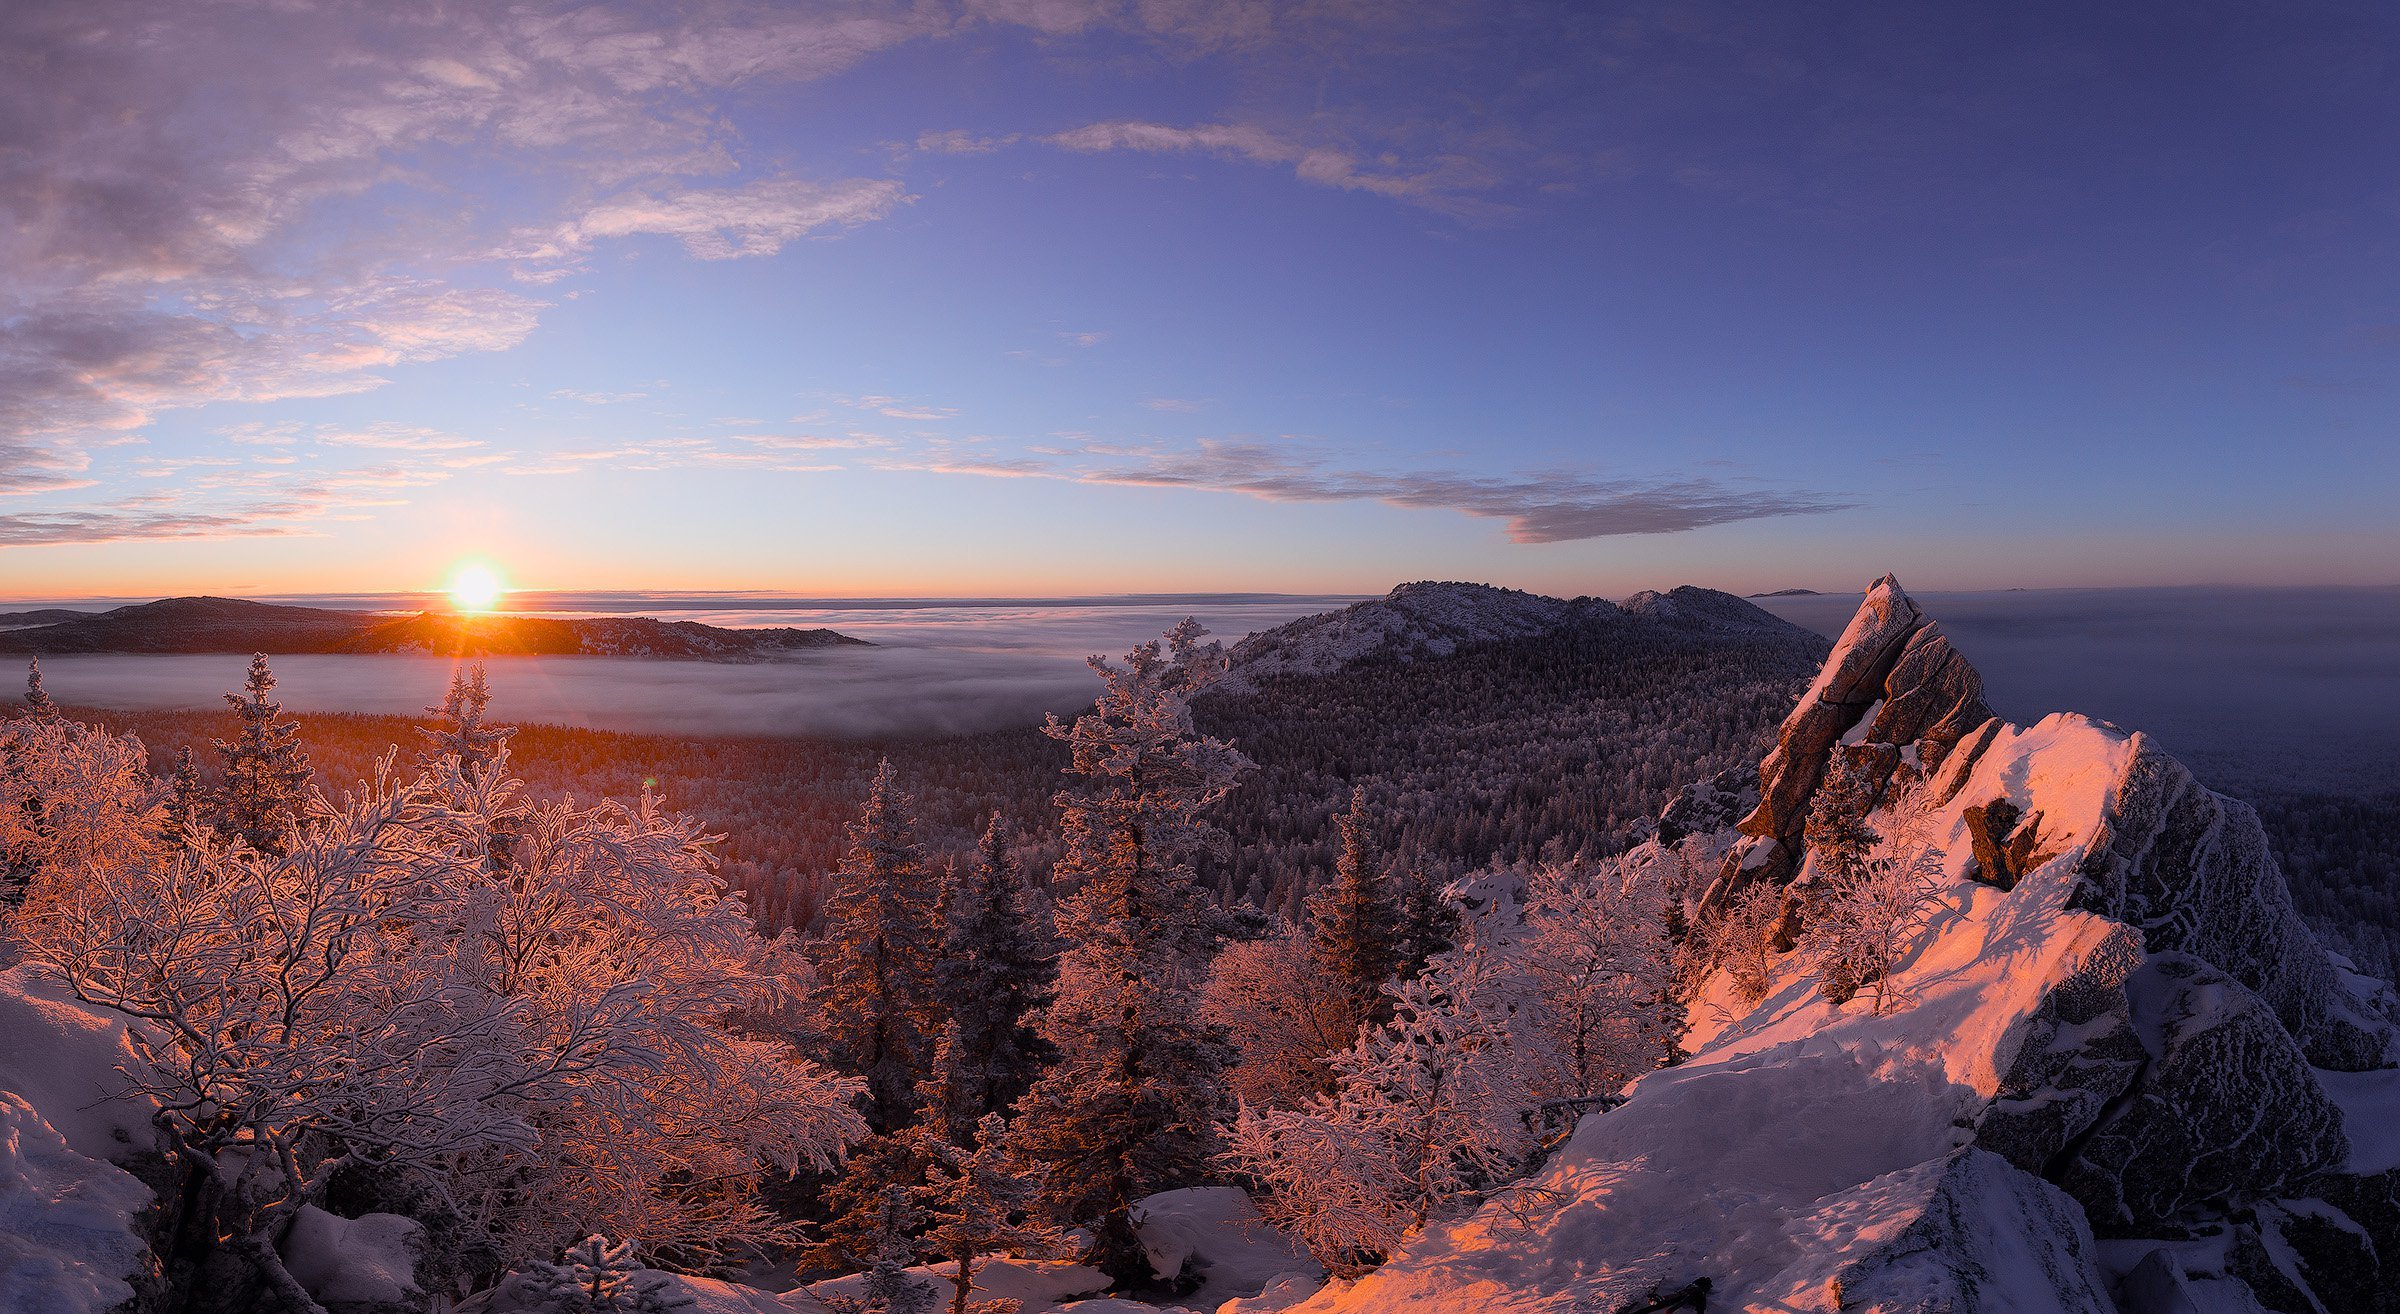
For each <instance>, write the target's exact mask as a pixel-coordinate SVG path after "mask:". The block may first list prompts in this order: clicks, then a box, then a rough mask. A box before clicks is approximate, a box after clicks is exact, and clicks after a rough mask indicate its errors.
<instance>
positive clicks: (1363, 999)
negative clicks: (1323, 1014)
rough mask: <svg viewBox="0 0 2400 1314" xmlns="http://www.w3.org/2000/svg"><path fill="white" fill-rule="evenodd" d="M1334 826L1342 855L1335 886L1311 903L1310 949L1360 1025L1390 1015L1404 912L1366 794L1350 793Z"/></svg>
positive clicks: (1402, 951)
mask: <svg viewBox="0 0 2400 1314" xmlns="http://www.w3.org/2000/svg"><path fill="white" fill-rule="evenodd" d="M1335 823H1336V825H1337V826H1338V827H1339V829H1340V832H1341V849H1340V851H1339V852H1338V853H1337V854H1336V855H1335V857H1334V863H1333V880H1332V881H1331V882H1330V883H1328V884H1326V885H1325V886H1323V887H1322V888H1320V889H1319V890H1318V891H1317V893H1316V894H1314V895H1312V896H1310V898H1309V900H1308V917H1309V921H1308V937H1309V944H1310V947H1311V948H1312V950H1313V951H1314V952H1315V954H1316V958H1317V961H1318V962H1320V963H1322V964H1324V967H1325V970H1326V972H1327V974H1328V975H1330V976H1331V977H1332V978H1333V979H1334V981H1336V982H1337V983H1339V985H1340V987H1341V989H1342V991H1343V993H1344V994H1345V995H1347V996H1348V998H1349V1001H1350V1008H1351V1012H1352V1015H1353V1016H1354V1017H1355V1018H1356V1019H1357V1020H1358V1021H1360V1022H1367V1021H1371V1020H1375V1019H1376V1018H1377V1015H1378V1014H1380V1013H1381V1012H1383V1011H1385V1010H1384V1008H1383V1005H1384V1003H1385V1002H1386V996H1385V995H1384V993H1383V987H1384V984H1385V983H1386V982H1388V981H1390V980H1391V979H1392V978H1393V977H1394V976H1395V975H1397V974H1398V973H1399V970H1400V965H1401V964H1402V962H1403V961H1405V959H1406V957H1407V946H1405V945H1403V944H1402V942H1401V941H1402V926H1401V922H1400V907H1399V903H1398V901H1397V900H1396V899H1394V898H1393V895H1392V890H1391V887H1390V883H1389V881H1388V878H1387V877H1386V876H1385V873H1384V870H1383V864H1382V857H1381V855H1380V854H1378V853H1377V852H1376V851H1375V846H1374V842H1373V840H1372V838H1371V836H1370V835H1369V831H1368V820H1367V791H1366V789H1365V787H1363V786H1360V787H1355V788H1353V789H1352V790H1351V791H1350V806H1349V808H1348V809H1347V810H1346V811H1344V812H1343V813H1342V814H1341V815H1340V816H1339V817H1337V818H1335Z"/></svg>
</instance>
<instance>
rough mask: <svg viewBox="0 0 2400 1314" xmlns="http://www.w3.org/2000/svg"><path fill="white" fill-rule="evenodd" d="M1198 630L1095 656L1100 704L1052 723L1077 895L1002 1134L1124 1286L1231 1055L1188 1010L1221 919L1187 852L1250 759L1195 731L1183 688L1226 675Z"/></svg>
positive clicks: (1204, 1148)
mask: <svg viewBox="0 0 2400 1314" xmlns="http://www.w3.org/2000/svg"><path fill="white" fill-rule="evenodd" d="M1206 633H1207V631H1206V630H1203V629H1202V628H1201V627H1200V626H1199V624H1198V623H1197V622H1194V621H1190V620H1186V621H1184V622H1183V623H1182V624H1180V625H1177V626H1176V627H1175V628H1174V629H1173V630H1171V631H1169V632H1168V633H1167V635H1166V637H1165V638H1164V639H1162V640H1156V641H1153V642H1150V643H1146V644H1142V645H1141V646H1139V647H1137V648H1135V649H1134V650H1133V651H1132V652H1131V653H1129V654H1127V656H1126V660H1125V664H1124V665H1123V666H1117V665H1115V664H1113V663H1110V662H1108V661H1106V660H1104V659H1102V658H1098V657H1095V658H1093V659H1092V667H1093V669H1095V670H1097V671H1098V672H1099V673H1100V675H1101V678H1102V679H1103V680H1104V681H1105V682H1106V687H1105V688H1104V690H1103V691H1102V693H1101V695H1100V698H1099V700H1098V702H1097V704H1096V705H1095V706H1094V708H1093V710H1092V711H1090V712H1088V713H1086V714H1084V715H1083V716H1080V717H1078V718H1076V720H1075V722H1074V724H1073V725H1065V724H1061V723H1060V722H1059V720H1058V718H1056V717H1052V718H1051V719H1050V722H1049V724H1048V726H1047V727H1046V730H1047V733H1049V735H1050V736H1051V737H1052V738H1054V739H1058V740H1061V741H1063V742H1064V743H1065V744H1066V745H1067V746H1068V748H1069V749H1070V750H1071V752H1072V755H1073V756H1072V760H1071V763H1070V765H1069V768H1068V770H1069V771H1070V772H1071V773H1072V774H1073V775H1074V776H1075V777H1076V781H1075V783H1074V784H1073V785H1072V786H1071V787H1070V788H1068V789H1066V790H1063V791H1061V792H1060V794H1059V795H1058V804H1059V808H1060V815H1061V820H1062V823H1063V827H1064V830H1065V834H1066V853H1065V855H1064V856H1063V857H1062V858H1061V859H1060V860H1059V863H1058V865H1057V867H1056V868H1055V870H1054V872H1053V878H1054V879H1055V880H1057V881H1059V882H1061V883H1064V884H1066V885H1069V886H1071V887H1072V888H1073V889H1074V891H1075V892H1074V893H1073V894H1072V895H1070V896H1068V897H1067V898H1066V899H1065V901H1064V902H1063V903H1062V904H1061V906H1060V909H1059V919H1058V920H1059V930H1060V932H1061V934H1062V936H1063V937H1064V939H1065V941H1066V943H1067V945H1068V948H1067V949H1066V951H1065V953H1064V954H1063V955H1062V956H1061V958H1060V960H1059V978H1058V997H1057V999H1056V1000H1055V1001H1053V1002H1052V1003H1051V1004H1050V1006H1049V1007H1048V1008H1046V1009H1044V1010H1043V1012H1042V1014H1041V1017H1040V1019H1039V1021H1038V1023H1037V1027H1038V1029H1039V1030H1040V1031H1041V1033H1042V1035H1043V1036H1044V1037H1045V1038H1046V1039H1048V1040H1049V1041H1050V1043H1051V1044H1053V1045H1055V1046H1056V1047H1057V1048H1058V1051H1059V1060H1058V1062H1057V1063H1056V1064H1054V1065H1052V1066H1051V1067H1050V1069H1049V1070H1048V1071H1046V1072H1045V1073H1044V1074H1043V1075H1042V1077H1041V1079H1040V1080H1039V1081H1037V1082H1036V1083H1035V1084H1034V1087H1033V1089H1032V1091H1031V1092H1029V1093H1028V1094H1027V1095H1026V1097H1025V1099H1024V1100H1023V1101H1021V1102H1020V1103H1019V1109H1020V1114H1019V1117H1018V1118H1017V1120H1016V1123H1015V1125H1014V1126H1013V1127H1012V1137H1013V1138H1014V1139H1015V1140H1016V1141H1017V1143H1018V1144H1019V1146H1020V1148H1021V1150H1022V1152H1023V1153H1024V1154H1025V1155H1026V1156H1027V1157H1028V1158H1030V1159H1032V1160H1034V1161H1036V1162H1038V1163H1041V1164H1043V1165H1045V1167H1046V1169H1047V1172H1046V1174H1045V1176H1044V1179H1043V1193H1044V1197H1045V1203H1046V1204H1047V1206H1048V1207H1049V1208H1050V1209H1051V1210H1052V1212H1053V1214H1054V1216H1055V1217H1056V1218H1058V1219H1059V1220H1060V1221H1062V1222H1074V1223H1081V1224H1085V1225H1088V1226H1089V1227H1090V1229H1091V1232H1092V1235H1093V1250H1092V1254H1091V1256H1090V1261H1091V1262H1092V1263H1094V1264H1096V1265H1097V1266H1099V1267H1100V1268H1102V1269H1104V1270H1105V1271H1107V1272H1108V1273H1109V1274H1111V1275H1112V1276H1114V1277H1117V1278H1119V1279H1121V1280H1134V1279H1137V1278H1139V1277H1141V1276H1142V1275H1144V1274H1145V1273H1146V1272H1147V1271H1148V1267H1149V1264H1148V1257H1147V1255H1146V1254H1145V1253H1144V1251H1143V1248H1142V1245H1141V1241H1140V1238H1139V1237H1138V1236H1136V1235H1135V1232H1134V1227H1133V1213H1132V1211H1133V1203H1134V1201H1135V1200H1137V1199H1139V1198H1141V1197H1142V1196H1144V1195H1147V1194H1150V1193H1151V1192H1154V1191H1158V1190H1162V1189H1165V1188H1167V1187H1173V1186H1181V1185H1185V1184H1188V1183H1190V1182H1192V1181H1194V1180H1196V1179H1198V1178H1199V1177H1201V1176H1202V1175H1203V1174H1204V1173H1205V1172H1206V1171H1207V1170H1208V1165H1209V1163H1210V1160H1211V1151H1212V1149H1213V1146H1212V1144H1211V1141H1212V1140H1213V1136H1214V1131H1215V1127H1216V1124H1217V1121H1218V1118H1219V1111H1220V1108H1221V1106H1222V1101H1223V1075H1222V1074H1223V1071H1224V1068H1225V1066H1226V1063H1227V1061H1228V1059H1229V1058H1230V1057H1231V1056H1230V1053H1229V1050H1228V1047H1227V1046H1226V1044H1225V1042H1224V1040H1223V1039H1222V1037H1221V1036H1220V1035H1219V1034H1218V1033H1216V1032H1215V1031H1214V1030H1213V1029H1211V1028H1209V1027H1208V1026H1206V1025H1205V1024H1203V1023H1202V1022H1201V1021H1200V1020H1199V1018H1198V1016H1197V1011H1198V1010H1197V1001H1196V999H1195V994H1196V990H1197V987H1198V984H1199V976H1200V971H1201V965H1202V962H1203V959H1204V956H1205V954H1206V953H1207V951H1208V950H1209V949H1210V948H1211V947H1212V945H1213V941H1214V940H1215V938H1216V928H1217V925H1218V914H1217V913H1216V910H1215V909H1214V908H1213V906H1212V905H1210V904H1209V903H1208V901H1207V899H1206V896H1205V895H1203V894H1202V893H1201V891H1200V889H1199V887H1198V885H1197V884H1196V882H1195V880H1194V863H1195V861H1196V860H1197V858H1198V857H1199V856H1200V854H1201V853H1202V852H1204V851H1205V850H1207V849H1209V848H1211V847H1212V846H1214V845H1217V844H1219V843H1221V842H1222V836H1221V832H1219V831H1218V830H1217V829H1216V828H1215V827H1214V826H1212V825H1210V824H1209V823H1208V821H1207V820H1206V818H1205V813H1206V811H1207V810H1208V809H1209V808H1210V807H1211V806H1212V805H1214V804H1215V803H1216V802H1217V801H1218V800H1220V799H1222V798H1223V797H1224V796H1225V795H1226V793H1227V792H1229V791H1230V790H1231V789H1232V788H1233V786H1234V783H1235V781H1236V780H1238V779H1239V778H1240V775H1241V772H1242V771H1243V770H1244V769H1245V768H1247V767H1248V766H1249V765H1250V762H1249V759H1248V758H1245V757H1243V756H1242V755H1241V753H1240V752H1238V751H1236V750H1235V748H1234V747H1233V745H1231V744H1229V743H1226V742H1224V741H1223V740H1219V739H1214V738H1210V737H1208V736H1204V735H1202V734H1200V733H1199V732H1198V731H1197V730H1195V729H1194V728H1193V726H1192V715H1191V708H1190V699H1191V697H1192V695H1193V694H1195V693H1197V692H1199V691H1200V690H1201V689H1203V688H1205V687H1206V686H1207V685H1208V683H1209V682H1210V681H1212V680H1214V679H1215V678H1216V677H1217V675H1219V674H1220V673H1221V672H1223V670H1224V669H1225V655H1224V649H1223V648H1222V647H1221V646H1220V645H1218V644H1215V643H1208V644H1203V643H1202V642H1201V638H1202V636H1203V635H1205V634H1206Z"/></svg>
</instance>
